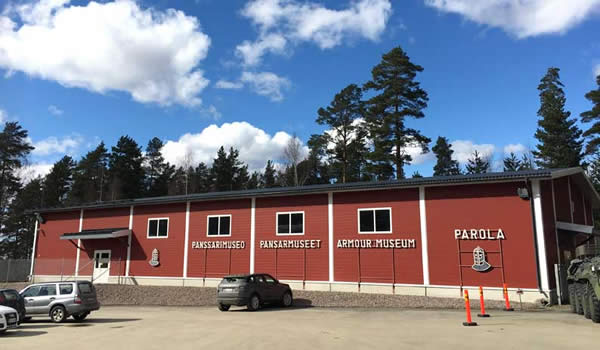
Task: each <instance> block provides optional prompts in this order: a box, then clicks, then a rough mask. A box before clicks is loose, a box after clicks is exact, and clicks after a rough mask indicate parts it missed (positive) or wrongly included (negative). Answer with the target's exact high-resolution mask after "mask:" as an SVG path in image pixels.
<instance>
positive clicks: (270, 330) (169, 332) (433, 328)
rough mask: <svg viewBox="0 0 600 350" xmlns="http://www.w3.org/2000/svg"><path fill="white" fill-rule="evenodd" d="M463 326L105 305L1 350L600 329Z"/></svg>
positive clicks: (424, 317) (381, 344) (571, 344)
mask: <svg viewBox="0 0 600 350" xmlns="http://www.w3.org/2000/svg"><path fill="white" fill-rule="evenodd" d="M491 315H492V316H491V317H490V318H485V319H483V318H477V317H476V316H475V315H473V316H474V319H473V320H474V321H476V322H478V326H476V327H465V326H463V325H462V322H464V321H465V315H464V312H462V311H457V310H407V309H368V308H361V309H351V308H345V309H333V308H317V307H298V308H288V309H283V308H278V307H267V308H263V309H261V310H259V311H257V312H249V311H246V310H245V309H243V308H232V309H231V310H230V311H228V312H220V311H218V310H217V309H216V307H210V308H209V307H159V306H157V307H143V306H133V307H130V306H106V307H102V309H101V310H100V311H98V312H95V313H92V314H91V315H90V317H89V319H87V320H86V321H84V322H82V323H77V322H75V321H73V320H72V319H69V320H68V321H66V322H65V323H62V324H53V323H51V322H50V320H49V319H45V318H34V319H33V320H32V321H31V322H29V323H23V324H22V325H21V327H20V328H19V329H17V330H9V331H8V332H7V333H5V334H3V335H0V349H3V350H4V349H7V350H8V349H44V350H53V349H61V350H64V349H82V350H83V349H85V350H87V349H103V350H119V349H128V350H131V349H144V350H151V349H160V350H165V349H173V350H174V349H203V348H207V349H307V348H313V349H417V348H418V349H461V350H464V349H474V348H475V349H486V350H491V349H502V350H507V349H561V350H564V349H583V348H595V347H597V346H598V344H600V324H595V323H592V322H591V321H590V320H587V319H585V318H584V317H583V316H579V315H575V314H572V313H569V312H568V311H567V309H566V308H565V309H561V310H560V311H522V312H521V311H515V312H505V311H493V312H491Z"/></svg>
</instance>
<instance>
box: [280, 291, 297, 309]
mask: <svg viewBox="0 0 600 350" xmlns="http://www.w3.org/2000/svg"><path fill="white" fill-rule="evenodd" d="M293 302H294V299H293V298H292V293H290V291H287V292H285V293H284V294H283V297H282V298H281V305H283V306H284V307H290V306H292V303H293Z"/></svg>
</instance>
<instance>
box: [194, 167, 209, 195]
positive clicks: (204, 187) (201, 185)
mask: <svg viewBox="0 0 600 350" xmlns="http://www.w3.org/2000/svg"><path fill="white" fill-rule="evenodd" d="M194 177H195V178H196V186H197V187H196V188H195V191H194V192H195V193H204V192H209V191H211V187H212V178H211V175H210V169H209V168H208V166H206V164H204V163H202V162H201V163H199V164H198V166H197V167H196V169H194Z"/></svg>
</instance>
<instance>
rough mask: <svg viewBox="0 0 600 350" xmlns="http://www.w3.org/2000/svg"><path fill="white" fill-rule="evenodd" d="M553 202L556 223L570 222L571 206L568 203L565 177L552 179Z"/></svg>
mask: <svg viewBox="0 0 600 350" xmlns="http://www.w3.org/2000/svg"><path fill="white" fill-rule="evenodd" d="M553 181H554V201H555V204H556V217H557V220H558V221H563V222H571V204H570V202H569V182H568V181H569V180H568V178H566V177H561V178H558V179H554V180H553Z"/></svg>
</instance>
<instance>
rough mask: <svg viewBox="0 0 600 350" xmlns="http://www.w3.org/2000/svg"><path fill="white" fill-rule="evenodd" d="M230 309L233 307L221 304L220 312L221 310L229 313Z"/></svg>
mask: <svg viewBox="0 0 600 350" xmlns="http://www.w3.org/2000/svg"><path fill="white" fill-rule="evenodd" d="M230 307H231V305H225V304H221V303H219V310H221V311H228V310H229V308H230Z"/></svg>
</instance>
